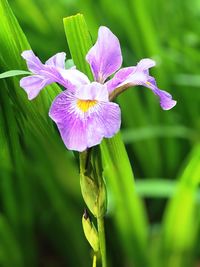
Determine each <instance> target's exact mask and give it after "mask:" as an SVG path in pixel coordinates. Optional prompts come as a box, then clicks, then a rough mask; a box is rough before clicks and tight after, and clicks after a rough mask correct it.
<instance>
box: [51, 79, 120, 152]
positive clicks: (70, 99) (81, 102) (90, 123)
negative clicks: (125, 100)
mask: <svg viewBox="0 0 200 267" xmlns="http://www.w3.org/2000/svg"><path fill="white" fill-rule="evenodd" d="M94 86H95V84H92V85H86V86H83V87H82V90H83V91H85V90H87V89H89V90H88V91H90V92H91V91H92V90H90V87H93V89H94ZM100 86H101V87H102V88H101V89H103V88H105V87H104V86H103V85H99V87H98V88H97V89H96V92H97V93H98V89H100ZM103 90H104V89H103ZM105 90H106V89H105ZM80 92H81V89H80V90H79V92H78V93H77V94H76V95H79V96H80ZM86 95H87V93H85V92H84V93H83V98H82V99H80V98H77V96H75V94H73V93H71V92H69V91H65V92H63V93H61V94H59V95H58V96H57V98H56V99H55V100H54V101H53V103H52V106H51V108H50V111H49V116H50V117H51V118H52V120H54V121H55V122H56V124H57V126H58V129H59V132H60V134H61V137H62V139H63V142H64V143H65V145H66V147H67V148H68V149H70V150H76V151H79V152H81V151H84V150H85V149H87V148H88V147H92V146H95V145H97V144H100V142H101V141H102V139H103V137H108V138H109V137H112V136H113V135H114V134H115V133H116V132H117V131H118V130H119V128H120V123H121V118H120V108H119V106H118V105H117V104H115V103H112V102H106V101H99V100H98V99H101V98H103V99H105V96H102V95H96V96H95V94H93V95H91V98H89V99H88V98H87V99H84V98H85V97H86ZM88 96H89V95H88Z"/></svg>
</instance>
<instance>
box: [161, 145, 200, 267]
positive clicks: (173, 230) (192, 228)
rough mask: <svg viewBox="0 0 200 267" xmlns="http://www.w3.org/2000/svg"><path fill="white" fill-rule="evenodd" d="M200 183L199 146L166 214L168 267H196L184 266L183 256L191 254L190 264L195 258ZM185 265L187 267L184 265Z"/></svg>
mask: <svg viewBox="0 0 200 267" xmlns="http://www.w3.org/2000/svg"><path fill="white" fill-rule="evenodd" d="M199 183H200V145H198V146H196V147H195V148H194V149H193V151H192V152H191V155H190V157H189V159H188V161H187V162H186V164H185V168H184V170H183V172H182V174H181V176H180V180H179V182H178V183H177V186H176V191H175V192H176V193H175V194H174V197H173V198H172V199H171V200H170V201H169V203H168V205H167V209H166V211H165V214H164V222H163V239H162V248H163V250H164V251H165V257H166V258H165V259H163V258H162V262H163V263H165V264H162V266H164V267H170V266H171V261H172V260H173V258H174V260H173V261H174V264H173V267H179V266H192V265H191V262H190V263H184V262H185V258H183V257H182V255H183V254H184V253H185V252H187V257H186V258H187V260H189V259H190V258H191V256H192V254H193V249H194V247H195V245H196V238H197V236H198V229H199V218H200V212H199V211H198V210H197V209H196V198H197V194H198V187H199ZM184 264H185V265H184Z"/></svg>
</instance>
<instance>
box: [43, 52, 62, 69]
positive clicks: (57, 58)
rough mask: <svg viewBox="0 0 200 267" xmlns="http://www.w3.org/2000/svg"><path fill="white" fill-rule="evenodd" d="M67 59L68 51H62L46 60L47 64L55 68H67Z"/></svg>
mask: <svg viewBox="0 0 200 267" xmlns="http://www.w3.org/2000/svg"><path fill="white" fill-rule="evenodd" d="M65 60H66V53H64V52H61V53H57V54H55V55H54V56H52V57H50V58H49V59H48V60H47V61H46V62H45V65H49V66H52V67H55V68H60V69H65Z"/></svg>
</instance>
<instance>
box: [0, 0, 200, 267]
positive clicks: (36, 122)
mask: <svg viewBox="0 0 200 267" xmlns="http://www.w3.org/2000/svg"><path fill="white" fill-rule="evenodd" d="M9 4H10V6H11V8H12V10H13V12H14V14H15V16H16V17H17V19H18V21H19V24H20V26H21V28H22V30H23V32H24V33H25V35H26V37H27V39H28V41H27V39H26V37H25V35H24V34H23V32H22V31H21V29H20V27H19V25H18V23H17V21H16V20H15V17H14V15H13V14H12V12H11V10H10V8H9V6H8V4H7V2H6V1H5V0H0V22H1V23H0V26H1V28H0V72H3V71H7V70H10V69H23V70H26V66H25V63H24V61H23V60H22V59H21V57H20V53H21V51H23V50H25V49H28V48H29V44H30V45H31V47H32V49H33V50H34V51H35V52H36V53H37V54H38V55H39V56H40V58H43V59H44V60H45V59H47V58H48V57H50V56H51V55H53V54H54V53H56V52H59V51H66V52H67V55H68V58H70V57H71V56H70V54H69V48H68V46H67V42H66V37H65V33H64V27H63V17H66V16H69V15H73V14H76V13H78V12H81V13H83V14H84V16H85V18H86V21H87V25H88V28H89V31H90V33H91V37H92V39H93V42H94V41H95V39H96V36H97V30H98V27H99V26H100V25H106V26H108V27H109V28H110V29H111V30H112V31H113V32H114V33H115V34H116V35H117V36H118V38H119V40H120V43H121V46H122V51H123V56H124V62H123V65H124V66H129V65H135V64H136V62H137V61H138V60H140V59H141V58H143V57H151V58H154V59H155V60H156V61H157V63H158V64H157V67H155V68H154V69H152V74H153V75H155V77H156V79H157V82H158V85H159V87H160V88H162V89H166V90H167V91H170V92H171V93H172V94H173V96H174V99H176V100H177V101H178V104H177V106H176V107H175V108H174V109H173V110H170V111H167V112H166V111H162V110H161V109H160V107H159V104H158V102H157V99H155V96H153V95H152V93H151V92H150V91H148V89H146V88H141V87H137V88H132V89H129V91H127V92H126V93H124V94H123V95H121V96H120V97H119V99H118V102H119V104H120V106H121V108H122V116H123V120H122V126H123V128H122V138H123V139H124V141H125V143H126V144H127V151H128V155H129V159H130V161H131V163H132V167H133V170H134V173H135V177H136V178H137V179H136V185H135V187H136V192H137V194H138V195H139V196H141V198H142V200H143V201H144V203H145V208H146V213H147V218H148V225H145V224H144V225H143V224H142V225H141V228H142V229H143V231H144V232H145V231H146V228H147V230H148V239H146V241H144V242H146V244H144V246H142V247H143V248H144V247H145V249H146V252H145V253H144V254H140V252H141V251H142V250H141V248H140V243H139V242H140V241H141V240H144V239H145V238H144V236H143V231H141V232H140V230H141V229H140V230H138V228H137V227H135V225H136V226H137V225H138V224H137V222H135V221H133V218H134V215H135V214H137V213H138V214H140V213H141V210H142V209H143V206H142V205H140V203H139V202H138V201H135V199H137V198H136V197H135V196H134V195H133V198H131V197H130V193H129V194H127V195H126V192H127V189H128V188H129V187H131V186H132V180H131V179H133V177H132V173H131V170H129V165H127V167H126V169H124V172H123V171H122V170H121V169H120V166H119V165H120V160H121V159H120V152H119V151H117V150H115V146H113V150H114V155H115V157H114V161H112V157H110V151H109V150H108V149H107V147H106V146H105V145H104V143H103V146H102V148H103V152H104V166H105V176H106V180H107V184H108V190H109V210H108V215H107V217H106V221H107V222H106V233H107V242H108V248H109V249H108V258H109V262H110V266H119V267H122V266H124V267H125V266H129V267H132V266H136V267H146V266H148V267H163V266H164V267H190V266H191V267H193V266H194V267H196V266H198V263H199V262H200V260H199V259H200V247H199V245H198V244H199V242H200V238H199V232H200V231H199V230H200V227H199V226H200V220H199V218H200V214H199V203H200V201H199V199H200V198H199V195H200V193H199V189H198V186H199V181H200V147H199V143H200V137H199V136H200V88H199V87H200V74H199V65H200V51H199V49H200V27H199V19H200V2H199V1H198V0H191V1H188V0H182V1H181V0H170V1H164V2H163V1H161V0H153V1H151V0H97V1H92V0H57V1H49V0H40V1H39V0H12V1H11V0H10V1H9ZM59 91H60V89H59V88H58V87H57V86H56V85H52V86H49V87H48V89H46V90H44V91H43V92H42V93H41V94H40V96H39V97H38V98H37V100H35V101H32V102H29V101H28V100H27V97H26V95H25V93H24V91H23V90H22V89H21V88H20V87H19V78H18V77H16V78H14V79H7V80H1V81H0V207H1V214H0V266H2V267H24V266H30V267H36V266H40V267H62V266H70V267H76V266H80V267H86V266H90V265H91V259H90V257H89V255H90V248H89V245H88V244H87V242H86V241H85V239H84V235H83V231H82V229H81V217H82V211H83V208H84V203H83V200H82V197H81V193H80V189H79V177H78V166H77V163H76V160H75V159H74V156H73V154H72V153H71V152H69V151H67V150H66V149H65V147H64V145H63V143H62V141H61V140H60V138H59V135H58V134H57V131H56V128H55V127H54V126H53V124H52V122H51V121H50V119H49V118H48V116H47V113H48V108H49V105H50V102H51V100H52V99H53V98H54V97H55V95H56V94H57V93H58V92H59ZM117 138H118V136H117V137H116V139H117ZM107 142H108V143H109V142H112V140H108V141H107ZM121 149H122V150H123V148H121ZM115 161H116V166H115V165H114V164H113V162H115ZM121 164H123V162H121ZM111 174H112V175H111ZM123 176H125V177H123ZM127 177H128V178H127ZM139 216H140V215H139ZM138 218H139V217H138ZM144 228H145V229H144ZM141 242H143V241H141ZM142 244H143V243H142ZM135 251H137V255H136V253H135ZM144 262H148V263H146V266H144Z"/></svg>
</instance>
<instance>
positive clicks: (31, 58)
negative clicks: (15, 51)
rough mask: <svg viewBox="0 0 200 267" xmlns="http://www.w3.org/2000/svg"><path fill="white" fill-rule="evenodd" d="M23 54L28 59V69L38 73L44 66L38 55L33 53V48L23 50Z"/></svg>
mask: <svg viewBox="0 0 200 267" xmlns="http://www.w3.org/2000/svg"><path fill="white" fill-rule="evenodd" d="M21 55H22V57H23V58H24V59H25V60H26V64H27V66H28V69H29V70H30V71H31V72H33V73H35V74H38V73H39V72H40V70H41V69H42V68H43V64H42V62H41V61H40V60H39V58H38V57H36V55H35V54H34V53H33V51H32V50H26V51H24V52H22V54H21Z"/></svg>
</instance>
